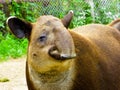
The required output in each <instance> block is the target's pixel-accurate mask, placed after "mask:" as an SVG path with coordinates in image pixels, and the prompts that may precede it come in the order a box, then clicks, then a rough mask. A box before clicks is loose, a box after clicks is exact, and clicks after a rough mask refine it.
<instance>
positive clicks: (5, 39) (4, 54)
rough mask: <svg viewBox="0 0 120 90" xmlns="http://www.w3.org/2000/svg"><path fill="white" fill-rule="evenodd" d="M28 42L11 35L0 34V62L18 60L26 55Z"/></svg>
mask: <svg viewBox="0 0 120 90" xmlns="http://www.w3.org/2000/svg"><path fill="white" fill-rule="evenodd" d="M27 42H28V41H27V40H26V39H17V38H15V36H13V35H11V34H7V35H6V36H3V35H2V34H1V33H0V60H3V59H5V60H6V59H8V58H17V57H20V56H22V55H24V54H25V53H26V50H27Z"/></svg>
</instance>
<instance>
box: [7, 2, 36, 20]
mask: <svg viewBox="0 0 120 90" xmlns="http://www.w3.org/2000/svg"><path fill="white" fill-rule="evenodd" d="M35 6H36V5H35V4H34V3H30V2H21V3H17V2H15V1H14V0H12V3H11V4H10V5H9V9H10V15H11V16H16V17H18V18H22V19H25V20H26V21H30V22H34V21H35V20H36V18H37V17H38V11H37V10H36V9H33V7H35Z"/></svg>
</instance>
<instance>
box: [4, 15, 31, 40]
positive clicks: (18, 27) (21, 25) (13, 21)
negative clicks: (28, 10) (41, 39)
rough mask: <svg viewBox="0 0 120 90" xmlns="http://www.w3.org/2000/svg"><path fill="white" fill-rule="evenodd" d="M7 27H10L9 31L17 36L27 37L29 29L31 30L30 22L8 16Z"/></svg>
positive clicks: (29, 32)
mask: <svg viewBox="0 0 120 90" xmlns="http://www.w3.org/2000/svg"><path fill="white" fill-rule="evenodd" d="M6 23H7V24H8V27H9V28H10V30H11V32H12V33H13V34H14V35H15V36H16V37H18V38H23V37H26V38H28V39H29V37H30V34H31V30H32V24H31V23H28V22H25V21H23V20H21V19H19V18H17V17H14V16H12V17H9V18H8V19H7V22H6Z"/></svg>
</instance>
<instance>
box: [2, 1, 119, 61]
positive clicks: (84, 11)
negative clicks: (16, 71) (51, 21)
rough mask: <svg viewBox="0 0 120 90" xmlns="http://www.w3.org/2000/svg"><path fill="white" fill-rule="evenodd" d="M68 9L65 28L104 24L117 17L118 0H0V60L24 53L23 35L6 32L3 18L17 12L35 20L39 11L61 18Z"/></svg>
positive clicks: (42, 13)
mask: <svg viewBox="0 0 120 90" xmlns="http://www.w3.org/2000/svg"><path fill="white" fill-rule="evenodd" d="M69 10H73V11H74V18H73V20H72V22H71V24H70V26H69V28H74V27H77V26H81V25H85V24H89V23H102V24H108V23H109V22H111V21H112V20H114V19H117V18H119V17H120V0H0V61H6V60H8V59H10V58H18V57H21V56H24V55H26V53H27V45H28V41H27V39H17V38H16V37H15V36H13V35H12V34H11V33H10V32H9V28H8V27H7V25H6V19H7V18H8V17H9V16H17V17H19V18H22V19H24V20H26V21H29V22H35V21H36V19H37V18H38V17H39V16H41V15H54V16H56V17H58V18H62V17H63V16H64V15H65V14H66V13H68V12H69Z"/></svg>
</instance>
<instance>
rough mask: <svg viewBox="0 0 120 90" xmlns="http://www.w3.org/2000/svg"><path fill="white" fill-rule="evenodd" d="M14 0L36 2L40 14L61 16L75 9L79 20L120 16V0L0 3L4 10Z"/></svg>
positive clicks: (35, 6)
mask: <svg viewBox="0 0 120 90" xmlns="http://www.w3.org/2000/svg"><path fill="white" fill-rule="evenodd" d="M12 1H15V2H18V3H21V2H30V3H34V5H33V4H32V5H33V6H30V7H31V8H32V9H30V10H33V12H34V10H37V12H39V15H44V14H51V15H54V16H60V15H64V14H65V13H67V12H68V11H69V10H71V9H72V10H73V11H74V13H75V17H77V18H78V20H81V19H85V18H86V17H89V16H90V15H91V17H92V22H95V21H96V19H97V18H98V17H104V18H103V19H105V18H111V19H116V18H118V17H119V16H120V0H0V3H3V4H4V6H5V7H4V9H3V10H4V11H5V13H7V12H8V11H9V10H6V9H7V8H6V7H7V5H6V4H5V3H7V4H11V2H12Z"/></svg>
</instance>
